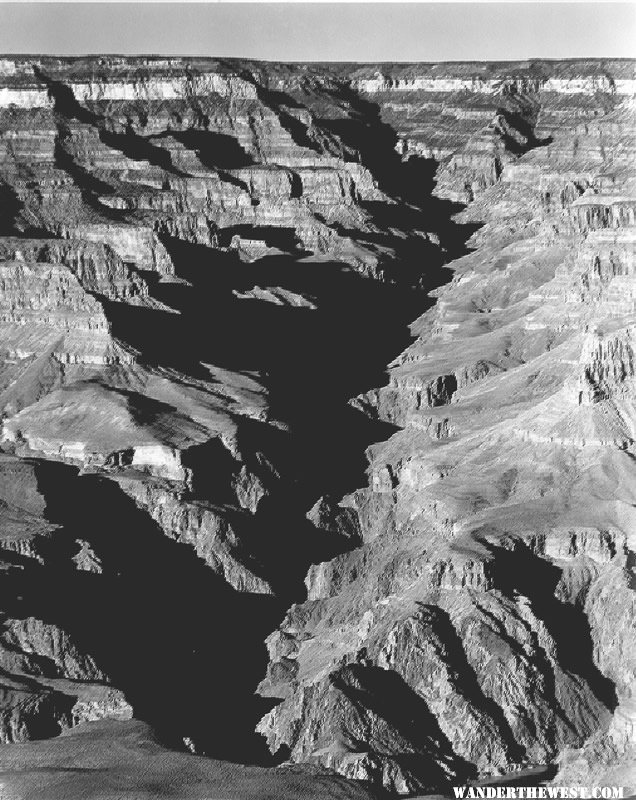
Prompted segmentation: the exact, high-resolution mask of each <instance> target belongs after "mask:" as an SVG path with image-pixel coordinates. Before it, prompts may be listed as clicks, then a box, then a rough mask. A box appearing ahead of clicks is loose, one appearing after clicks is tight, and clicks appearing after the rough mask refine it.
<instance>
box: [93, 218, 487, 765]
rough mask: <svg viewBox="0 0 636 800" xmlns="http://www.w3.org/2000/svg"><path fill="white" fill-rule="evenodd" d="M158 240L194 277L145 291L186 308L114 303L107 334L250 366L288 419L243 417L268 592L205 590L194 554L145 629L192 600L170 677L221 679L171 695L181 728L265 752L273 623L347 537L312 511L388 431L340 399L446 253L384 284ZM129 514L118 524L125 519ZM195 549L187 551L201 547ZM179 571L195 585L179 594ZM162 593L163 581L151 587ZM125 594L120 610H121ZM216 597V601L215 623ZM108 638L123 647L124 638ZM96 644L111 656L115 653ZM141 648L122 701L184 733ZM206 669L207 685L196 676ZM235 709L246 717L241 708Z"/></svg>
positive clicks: (330, 268)
mask: <svg viewBox="0 0 636 800" xmlns="http://www.w3.org/2000/svg"><path fill="white" fill-rule="evenodd" d="M472 230H473V228H472V227H469V226H466V227H465V228H464V227H460V226H457V231H458V232H461V234H462V240H461V242H460V241H459V240H458V241H457V245H458V248H459V247H463V246H464V243H465V241H466V239H467V237H468V235H469V234H470V233H471V232H472ZM261 234H262V235H264V236H268V235H269V236H271V237H272V238H271V242H272V244H276V245H279V246H285V247H287V248H289V246H290V235H291V232H288V231H287V232H286V231H284V230H283V231H276V230H272V231H271V232H267V231H261ZM292 238H293V237H292ZM162 240H163V242H164V244H165V245H166V247H167V249H168V251H169V253H170V255H171V257H172V259H173V262H174V264H175V267H176V271H177V274H178V276H179V277H180V278H182V279H185V280H186V281H188V284H174V283H155V284H154V286H153V289H152V292H153V295H154V296H155V297H156V298H157V299H159V300H161V301H162V302H164V303H166V304H167V305H169V306H170V307H172V308H173V309H175V310H178V311H179V312H180V313H179V314H178V315H176V314H168V313H165V314H164V313H159V312H157V311H149V310H144V309H140V308H134V307H130V306H123V305H121V304H114V303H111V304H109V305H108V307H107V313H108V316H109V318H110V319H111V321H112V322H113V333H114V335H115V336H117V337H119V338H121V339H123V340H125V341H127V342H129V343H130V344H132V345H133V346H134V347H136V348H137V349H138V350H139V351H140V352H141V354H142V358H143V359H144V360H147V361H148V362H149V363H150V364H156V365H159V364H161V365H164V366H166V365H167V366H172V367H174V368H176V369H179V370H181V371H183V372H184V373H186V374H190V375H192V376H193V377H206V378H209V374H208V373H207V372H206V371H205V370H204V369H203V368H202V367H201V363H209V364H214V365H215V366H219V367H223V368H226V369H231V370H233V371H237V372H242V373H249V374H257V375H258V376H259V377H260V379H261V380H262V381H263V383H264V384H265V386H266V387H267V390H268V397H269V407H270V415H271V417H272V418H274V419H277V420H280V421H282V422H284V423H285V426H287V429H288V430H287V431H276V430H275V431H272V430H271V429H270V428H269V427H268V426H267V425H264V424H263V423H257V422H254V421H250V420H245V421H244V422H242V423H241V426H242V430H243V435H244V436H249V437H251V439H252V444H254V442H256V443H257V445H258V446H259V447H262V449H263V451H264V452H265V453H266V454H267V455H268V457H271V456H272V454H273V456H274V466H275V468H276V470H277V471H278V473H279V474H280V479H279V480H278V482H277V484H276V485H275V486H274V487H273V489H272V491H271V492H270V494H269V496H267V497H266V498H264V499H262V500H261V501H260V503H259V506H258V510H257V513H256V514H255V516H254V517H253V521H252V525H253V530H254V532H255V535H252V536H250V549H251V551H252V552H253V554H254V555H255V557H256V558H257V560H258V561H260V563H262V564H263V565H264V569H265V573H266V577H267V579H268V580H270V582H271V583H272V585H273V586H274V588H275V590H276V595H277V599H276V600H274V599H272V598H268V597H256V598H254V597H252V598H249V597H245V596H243V597H241V596H240V595H238V594H236V593H231V597H229V596H228V593H227V590H221V589H220V588H214V587H216V585H217V583H218V581H217V579H216V578H215V576H214V575H211V574H209V570H207V568H206V567H205V566H203V565H200V566H199V565H197V569H196V570H195V574H197V575H198V576H199V578H198V579H197V580H199V579H200V584H198V583H197V580H195V581H192V576H191V575H190V572H189V568H188V569H185V568H184V569H183V571H182V572H181V573H180V574H179V573H176V572H174V570H173V573H172V578H171V579H169V580H167V581H166V583H165V584H163V585H162V587H161V592H163V595H162V597H161V602H160V603H159V605H158V606H157V613H156V614H155V613H154V612H153V611H152V609H151V608H148V612H147V613H148V617H149V618H150V617H152V618H153V620H152V625H151V627H152V626H154V625H157V624H158V623H157V619H158V618H160V617H164V618H165V619H166V620H170V619H172V620H176V619H178V618H179V617H180V616H181V613H182V614H183V616H184V617H185V616H188V613H189V612H188V611H187V608H192V607H196V608H197V614H195V615H194V616H195V619H196V625H194V627H193V625H192V623H191V622H189V623H188V624H187V625H186V626H185V627H184V629H182V630H180V631H179V637H178V639H177V642H176V643H175V642H172V643H171V645H170V648H171V651H172V656H171V658H170V661H171V663H172V664H173V665H174V667H173V668H171V669H170V670H169V672H170V674H171V676H172V680H173V683H174V685H175V686H176V687H180V686H181V685H182V684H183V683H185V684H187V685H188V687H192V686H193V685H196V684H197V681H191V678H190V677H189V676H190V675H191V674H199V675H201V676H202V681H201V683H200V684H199V685H202V684H203V683H205V685H206V687H207V686H210V687H216V688H215V689H210V690H209V694H206V693H205V692H203V693H202V694H198V692H199V691H200V690H197V696H198V699H197V700H193V701H192V702H185V703H178V705H179V712H178V713H179V714H180V715H181V716H184V715H185V721H184V723H183V725H182V726H181V729H182V730H193V731H195V734H194V735H192V734H191V733H187V734H186V735H188V736H190V737H191V738H192V739H193V740H194V741H195V742H196V743H197V747H199V749H201V750H203V751H205V752H207V753H209V754H210V755H213V756H219V757H223V758H228V759H233V760H237V761H245V760H252V761H256V762H257V763H268V762H269V757H268V756H267V755H266V754H265V749H264V747H263V740H262V739H261V737H260V736H256V735H255V734H254V733H253V731H254V727H255V724H256V722H257V720H258V718H259V717H260V716H261V715H262V714H263V713H264V711H265V710H266V708H265V705H264V704H265V701H256V700H254V699H252V700H250V697H251V694H252V692H253V691H254V690H255V688H256V685H257V683H258V680H259V679H260V678H261V677H263V675H264V674H265V671H266V664H267V658H266V652H265V648H264V646H263V640H264V638H265V636H266V635H267V634H268V633H269V632H271V631H272V630H274V629H275V628H276V626H277V625H278V624H279V622H280V619H281V618H282V615H283V613H284V611H285V610H286V609H287V608H288V607H289V605H290V604H292V603H294V602H299V601H301V600H303V599H304V597H305V591H306V590H305V587H304V584H303V579H304V576H305V574H306V571H307V568H308V567H309V565H310V564H311V563H316V562H319V561H324V560H328V559H330V558H332V557H334V556H335V555H337V554H338V553H340V552H343V551H345V550H347V549H350V548H351V547H352V545H355V541H352V540H351V539H349V538H347V537H346V536H339V535H337V534H334V533H333V532H329V531H323V530H321V529H319V528H317V527H316V526H315V525H314V524H313V523H312V522H310V521H309V520H308V519H307V516H306V515H307V512H308V511H309V509H310V508H311V507H312V506H313V505H314V503H316V501H318V500H319V499H320V498H323V497H325V498H327V501H328V502H329V503H333V505H334V506H335V504H336V503H337V501H338V500H339V499H340V498H341V497H342V496H343V495H344V494H346V493H347V492H351V491H353V490H355V489H357V488H358V487H360V486H362V485H364V484H365V483H366V478H365V472H366V468H367V466H368V463H367V459H366V456H365V450H366V448H367V447H368V446H369V445H370V444H371V443H372V442H376V441H381V440H385V439H387V438H388V437H389V436H390V435H391V434H392V433H393V432H394V430H396V429H395V428H394V427H393V426H391V425H387V424H385V423H382V422H377V421H373V420H370V419H368V418H367V417H365V416H364V415H363V414H361V413H360V412H359V411H357V410H355V409H354V408H353V407H352V406H350V405H349V402H348V401H349V400H350V398H352V397H354V396H355V395H356V394H358V393H360V392H363V391H366V390H368V389H369V388H371V387H374V386H377V385H382V384H383V383H385V382H386V367H385V365H386V364H387V363H388V361H390V360H391V358H393V357H394V356H395V353H396V352H399V351H400V350H401V349H403V348H404V347H405V346H406V345H407V344H408V343H409V341H410V336H409V332H408V323H409V322H410V321H411V320H412V319H414V318H415V317H417V316H418V315H419V314H421V313H422V312H423V311H424V310H425V309H426V307H428V306H429V305H430V304H431V301H430V300H429V299H427V296H426V295H427V291H429V290H430V289H432V288H434V287H437V286H438V285H440V284H441V283H443V282H444V281H445V280H446V278H447V277H448V272H447V271H446V270H445V269H444V268H443V256H442V255H441V254H440V252H439V251H436V252H435V253H431V249H430V246H429V245H428V244H427V243H425V247H424V249H423V250H422V251H421V252H420V255H424V254H429V255H431V259H430V261H429V263H427V261H426V259H422V260H421V261H419V262H417V266H416V265H415V264H413V263H410V264H406V267H407V268H408V270H405V273H406V272H407V271H408V274H405V276H404V278H405V279H404V280H403V281H402V282H400V281H398V280H394V281H393V282H388V281H387V282H382V281H376V280H373V279H370V278H368V277H365V276H363V275H361V274H359V273H357V272H355V271H354V270H352V269H350V268H349V267H346V266H344V265H342V264H339V263H334V262H326V261H316V260H313V261H312V260H311V259H307V258H305V257H304V256H305V254H304V253H302V252H300V253H288V254H287V255H284V254H283V255H275V256H269V257H266V258H262V259H259V260H257V261H255V262H253V263H243V262H241V261H240V260H239V259H238V257H237V256H236V255H235V254H233V253H228V252H222V251H218V250H212V249H210V248H207V247H203V246H199V245H194V244H189V243H186V242H183V241H179V240H177V239H174V238H170V237H167V236H163V237H162ZM396 266H397V267H399V264H398V265H396ZM414 271H417V273H418V276H417V281H413V280H412V278H413V272H414ZM255 286H259V287H284V289H286V290H288V291H291V292H294V293H296V294H298V295H302V296H303V297H304V298H307V299H309V300H311V302H312V303H313V304H314V305H315V306H316V308H314V309H312V308H304V307H300V308H298V307H292V306H281V305H276V304H274V303H270V302H265V301H263V300H258V299H250V298H246V297H240V296H237V294H238V295H241V294H243V295H244V294H245V293H246V292H249V291H250V290H252V289H253V288H254V287H255ZM240 429H241V428H240ZM186 458H187V456H186ZM192 465H193V466H194V468H195V480H194V482H193V485H194V487H195V488H194V494H195V496H196V498H197V499H200V500H202V501H206V500H207V501H212V502H218V500H219V496H218V487H215V486H214V485H213V482H208V481H206V470H208V469H209V468H210V462H209V457H208V454H207V452H206V450H205V448H203V449H202V451H200V452H199V453H198V454H196V457H195V456H193V461H192ZM124 517H125V515H122V524H123V525H124V526H125V527H129V528H130V523H129V522H124ZM171 546H172V547H179V545H174V544H171ZM183 558H185V556H184V557H183ZM192 559H194V560H196V559H195V558H194V556H192ZM206 574H208V575H209V579H207V582H206V577H205V576H206ZM140 580H141V585H142V586H143V585H144V584H145V580H146V579H145V577H144V576H143V575H142V577H141V579H140ZM182 582H184V583H187V584H188V587H187V590H186V591H185V593H182V590H181V583H182ZM151 585H152V584H151ZM197 587H198V588H197ZM129 591H130V592H133V593H134V592H136V591H137V589H136V588H135V586H134V585H133V586H131V587H130V589H129ZM223 591H225V596H224V595H223ZM161 592H159V589H158V590H157V594H160V593H161ZM193 593H194V594H195V596H196V597H195V599H194V600H193V599H192V594H193ZM170 598H172V600H170ZM219 598H223V599H221V600H219ZM165 603H167V604H168V609H165V606H164V605H163V604H165ZM173 604H174V608H173V607H172V606H173ZM126 605H127V604H123V605H122V606H121V608H122V613H123V610H124V608H125V607H126ZM146 607H147V606H146ZM215 608H222V609H223V621H222V622H221V623H219V622H218V621H217V617H218V614H216V613H215V610H214V609H215ZM175 609H182V612H179V611H177V610H175ZM175 624H176V622H175ZM219 626H220V629H221V630H222V633H221V634H219V635H220V636H222V637H225V638H226V639H227V638H228V637H229V638H230V639H231V640H232V642H233V643H234V642H238V646H237V647H235V646H229V647H228V645H227V642H225V643H224V644H223V645H222V646H219V647H218V659H219V660H220V661H219V663H217V662H216V661H215V656H214V653H215V652H216V651H215V647H214V644H213V641H214V639H215V638H218V637H217V636H216V634H215V629H217V628H218V627H219ZM134 627H135V628H136V627H137V626H134ZM168 627H169V629H172V627H171V626H168ZM160 638H161V637H160V635H159V633H157V639H160ZM154 641H155V642H156V640H154ZM192 642H195V646H194V649H195V651H196V653H197V654H198V655H197V656H196V658H195V657H194V656H192V658H195V661H196V667H194V668H192V667H191V666H190V665H189V661H190V658H191V656H190V654H189V649H190V645H191V644H192ZM112 649H113V650H117V649H119V650H120V651H121V652H126V649H127V648H124V647H121V646H120V647H119V648H117V647H115V646H113V648H112ZM186 651H187V653H188V654H187V658H185V660H184V662H183V664H181V662H180V654H181V653H183V652H186ZM103 652H104V655H105V657H107V658H108V657H109V655H108V653H109V648H104V650H103ZM135 652H138V653H139V658H140V659H141V662H142V664H144V665H145V666H143V667H142V666H138V667H137V670H136V672H135V673H134V674H127V673H126V668H125V665H121V666H120V669H119V674H120V675H121V676H122V677H121V680H119V681H116V685H118V686H121V687H122V688H124V687H127V688H126V693H127V695H128V696H130V697H131V698H134V697H135V696H140V697H141V698H142V699H141V700H139V701H138V702H137V703H136V704H135V712H136V714H138V715H139V716H142V717H143V718H144V719H147V720H148V721H150V722H152V724H153V725H154V726H155V727H156V728H157V729H158V730H159V731H165V732H166V735H167V740H168V741H169V742H170V743H171V744H173V745H174V744H178V741H177V740H175V738H174V735H173V734H172V733H171V731H173V729H174V728H175V726H174V725H173V724H172V716H173V713H176V712H172V711H170V710H169V707H168V708H164V706H163V703H162V695H163V693H164V692H165V691H166V689H165V687H166V685H171V681H170V680H167V677H166V675H165V674H164V675H162V677H161V679H158V680H157V681H156V683H154V686H155V689H154V690H153V689H152V685H153V684H151V685H150V686H148V685H145V686H144V687H143V690H141V689H140V687H141V685H142V684H144V682H145V681H147V673H148V672H152V670H153V664H154V661H155V656H154V655H153V643H152V642H151V643H149V644H147V645H146V646H144V647H143V648H139V649H137V650H136V651H135ZM228 652H230V653H240V654H241V657H240V658H239V659H238V660H237V659H236V657H234V656H233V657H232V659H231V660H230V661H229V663H225V662H224V659H227V656H225V655H223V653H228ZM246 665H249V669H247V671H246V670H245V667H246ZM186 666H187V669H186V668H185V667H186ZM219 669H220V670H221V674H220V675H219V673H218V670H219ZM206 674H207V676H208V677H207V679H206V680H207V682H205V681H204V680H203V676H204V675H206ZM219 687H220V690H219ZM139 691H141V695H138V693H139ZM181 691H186V693H187V692H188V691H190V689H187V690H185V689H181V688H177V689H176V693H177V695H178V694H179V692H181ZM206 691H208V690H207V689H206ZM153 694H154V696H153ZM221 695H222V696H223V699H220V697H221ZM215 704H216V707H215ZM237 708H240V709H241V713H238V714H236V713H235V710H236V709H237ZM188 709H189V711H188ZM229 715H234V717H235V719H234V723H233V728H235V729H236V731H235V735H234V736H228V737H224V736H223V734H222V731H223V729H224V726H225V724H226V718H227V717H228V716H229ZM215 720H216V722H215ZM177 727H178V726H177ZM202 728H205V732H204V733H201V730H202Z"/></svg>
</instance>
